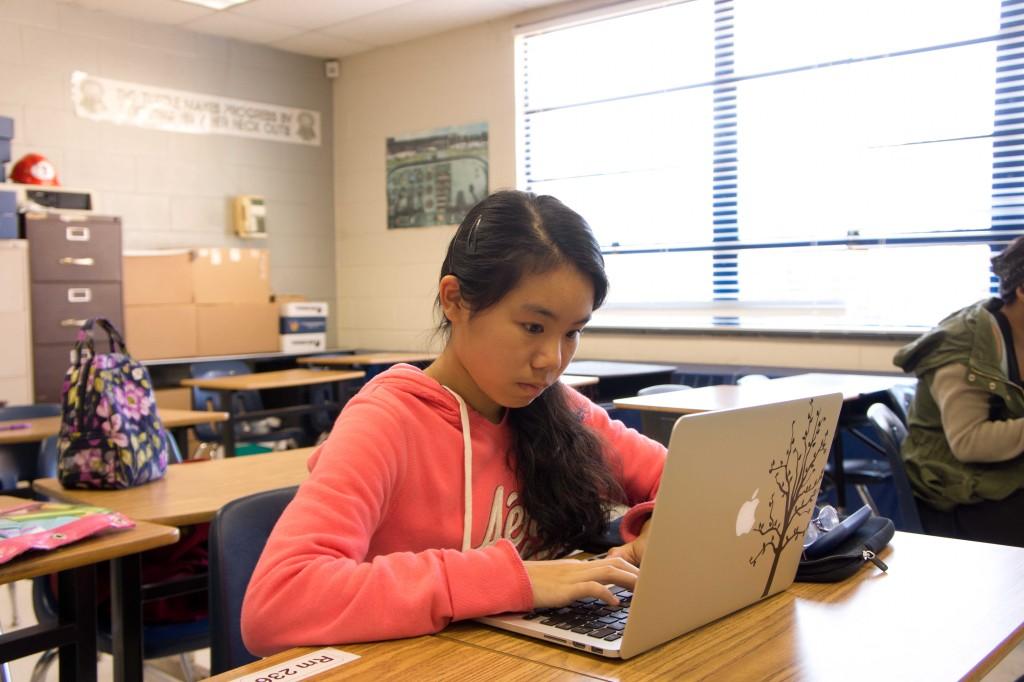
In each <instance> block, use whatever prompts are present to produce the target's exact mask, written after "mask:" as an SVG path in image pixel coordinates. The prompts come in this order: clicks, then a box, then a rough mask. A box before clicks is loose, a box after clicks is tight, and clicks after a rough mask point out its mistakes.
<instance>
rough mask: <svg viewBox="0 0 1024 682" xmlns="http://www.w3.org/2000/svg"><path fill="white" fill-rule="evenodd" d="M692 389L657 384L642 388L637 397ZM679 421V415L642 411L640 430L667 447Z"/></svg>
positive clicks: (685, 386) (684, 385)
mask: <svg viewBox="0 0 1024 682" xmlns="http://www.w3.org/2000/svg"><path fill="white" fill-rule="evenodd" d="M689 388H690V387H689V386H687V385H686V384H655V385H653V386H647V387H645V388H641V389H640V390H639V391H637V392H636V394H637V395H655V394H657V393H671V392H673V391H685V390H688V389H689ZM677 419H679V415H677V414H665V413H664V412H651V411H650V410H642V411H641V412H640V430H641V431H643V434H644V435H645V436H647V437H648V438H653V439H654V440H656V441H658V442H659V443H661V444H662V445H664V446H665V447H668V442H669V440H670V439H671V438H672V429H673V428H674V427H675V425H676V420H677Z"/></svg>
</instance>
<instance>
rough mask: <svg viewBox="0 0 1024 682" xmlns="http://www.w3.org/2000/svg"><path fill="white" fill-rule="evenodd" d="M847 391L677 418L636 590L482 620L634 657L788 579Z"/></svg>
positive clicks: (594, 650)
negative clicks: (612, 599) (613, 602)
mask: <svg viewBox="0 0 1024 682" xmlns="http://www.w3.org/2000/svg"><path fill="white" fill-rule="evenodd" d="M841 405H842V395H841V394H838V393H836V394H831V395H821V396H816V397H813V398H804V399H800V400H792V401H787V402H779V403H774V404H769V405H758V406H755V407H747V408H740V409H735V410H723V411H715V412H705V413H701V414H693V415H687V416H684V417H680V419H679V420H678V421H677V422H676V424H675V427H674V429H673V431H672V437H671V440H670V442H669V449H668V460H667V462H666V464H665V471H664V473H663V475H662V479H661V486H660V488H659V491H658V498H657V501H656V503H655V508H654V516H653V517H652V522H651V524H652V526H651V532H650V536H649V538H648V545H647V550H646V552H645V554H644V557H643V563H642V565H641V567H640V577H639V579H638V581H637V584H636V587H635V588H634V589H633V591H629V590H624V589H622V588H618V587H616V588H614V591H617V593H618V596H619V599H620V602H621V603H620V605H619V606H615V607H612V606H609V605H607V604H605V603H604V602H602V601H599V600H593V599H586V600H583V601H578V602H574V603H573V604H571V605H569V606H566V607H563V608H558V609H542V610H537V611H533V612H530V613H526V614H522V613H519V614H502V615H498V616H490V617H486V618H481V619H478V620H480V622H483V623H486V624H488V625H492V626H495V627H499V628H503V629H506V630H511V631H513V632H517V633H520V634H524V635H530V636H533V637H537V638H540V639H544V640H546V641H549V642H555V643H558V644H562V645H564V646H568V647H573V648H575V649H579V650H584V651H587V652H591V653H594V654H598V655H601V656H607V657H611V658H630V657H632V656H636V655H637V654H640V653H643V652H644V651H647V650H648V649H651V648H653V647H655V646H658V645H659V644H661V643H663V642H666V641H668V640H670V639H673V638H675V637H678V636H679V635H682V634H684V633H687V632H689V631H691V630H694V629H696V628H698V627H700V626H702V625H704V624H706V623H709V622H711V621H713V620H716V619H718V618H721V617H722V616H725V615H727V614H729V613H732V612H734V611H737V610H738V609H742V608H743V607H745V606H748V605H750V604H753V603H755V602H757V601H759V600H761V599H764V598H766V597H770V596H771V595H773V594H776V593H778V592H781V591H782V590H785V589H786V588H787V587H789V586H790V585H791V584H792V582H793V578H794V577H795V576H796V569H797V566H798V564H799V561H800V553H801V551H802V549H803V542H802V540H803V536H804V533H805V532H806V530H807V526H808V524H809V523H810V520H811V517H812V515H813V512H814V505H815V501H816V500H817V496H818V491H819V488H820V487H821V480H822V474H823V472H824V469H825V464H826V461H827V459H828V453H829V449H830V448H831V446H832V439H833V437H834V435H835V432H836V421H837V419H838V417H839V408H840V407H841Z"/></svg>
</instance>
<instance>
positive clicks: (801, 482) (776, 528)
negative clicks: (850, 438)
mask: <svg viewBox="0 0 1024 682" xmlns="http://www.w3.org/2000/svg"><path fill="white" fill-rule="evenodd" d="M827 427H828V425H827V424H826V421H825V419H824V418H823V417H822V416H821V410H820V409H818V408H816V407H815V406H814V400H813V399H811V400H810V401H809V404H808V409H807V423H806V424H805V425H804V427H803V431H804V432H803V435H802V436H800V437H797V435H796V432H797V426H796V420H795V419H794V420H793V422H792V423H791V424H790V427H789V430H790V436H789V446H788V447H787V448H786V455H785V457H784V458H783V459H781V460H775V459H773V460H772V462H771V465H770V466H769V467H768V473H769V474H771V475H772V477H773V478H774V479H775V486H776V488H777V490H773V491H772V493H771V496H770V497H769V499H768V518H767V519H766V520H761V521H759V522H758V523H757V525H756V526H755V527H754V528H753V529H752V530H753V532H754V533H758V534H759V535H760V536H761V538H762V541H761V549H759V550H758V551H757V553H756V554H755V555H754V556H752V557H750V565H751V566H757V564H758V562H759V561H760V560H761V558H762V557H765V556H767V555H768V554H771V555H772V567H771V570H770V571H768V580H767V582H765V585H764V592H762V593H761V596H762V597H764V596H767V595H768V592H770V591H771V587H772V581H773V580H774V579H775V570H776V569H777V568H778V565H779V559H780V558H781V557H782V553H783V551H784V550H785V549H786V547H788V546H789V545H790V544H791V543H793V542H800V541H801V538H803V536H804V533H806V532H807V521H808V519H809V516H810V512H811V511H813V509H814V502H815V500H816V499H817V497H818V489H819V488H820V487H821V476H822V473H823V472H822V469H821V467H823V466H824V463H825V461H826V459H827V458H826V457H822V456H821V454H822V452H823V451H824V450H826V449H827V448H828V447H829V444H830V443H831V442H832V439H831V438H830V435H829V431H828V428H827ZM817 462H821V463H822V464H821V465H820V466H818V465H817V464H816V463H817ZM756 496H757V492H756V491H755V492H754V497H756Z"/></svg>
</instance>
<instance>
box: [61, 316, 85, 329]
mask: <svg viewBox="0 0 1024 682" xmlns="http://www.w3.org/2000/svg"><path fill="white" fill-rule="evenodd" d="M85 323H86V320H73V319H71V318H68V319H66V320H61V321H60V326H62V327H81V326H82V325H83V324H85Z"/></svg>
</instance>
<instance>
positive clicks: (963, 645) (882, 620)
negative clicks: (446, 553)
mask: <svg viewBox="0 0 1024 682" xmlns="http://www.w3.org/2000/svg"><path fill="white" fill-rule="evenodd" d="M880 558H881V559H882V560H883V561H885V562H886V563H887V564H888V565H889V571H888V573H882V572H881V571H879V570H878V569H876V568H875V567H874V566H873V565H871V564H867V565H866V566H865V567H863V568H862V569H861V570H860V572H858V573H857V574H856V575H855V576H854V577H852V578H850V579H848V580H846V581H844V582H839V583H818V584H814V583H794V584H793V586H792V587H790V588H789V589H788V590H786V591H785V592H782V593H780V594H778V595H775V596H773V597H771V598H769V599H767V600H765V601H763V602H759V603H757V604H755V605H753V606H750V607H748V608H746V609H743V610H741V611H738V612H736V613H734V614H732V615H729V616H726V617H724V618H722V619H720V620H718V621H715V622H713V623H711V624H709V625H706V626H704V627H702V628H699V629H697V630H695V631H693V632H691V633H689V634H687V635H683V636H682V637H679V638H677V639H675V640H672V641H670V642H667V643H666V644H663V645H661V646H659V647H657V648H655V649H652V650H651V651H648V652H646V653H644V654H641V655H640V656H637V657H635V658H632V659H629V660H628V661H612V660H608V659H601V658H599V657H597V656H592V655H589V654H581V653H578V652H576V651H573V650H571V649H567V648H565V647H562V646H559V645H555V644H544V643H541V642H539V641H537V640H532V639H529V638H525V637H520V636H518V635H514V634H511V633H507V632H504V631H501V630H495V629H493V628H489V627H486V626H483V625H479V624H476V623H456V624H454V625H451V626H449V627H448V628H446V629H445V630H443V631H442V632H441V633H440V635H439V636H440V637H442V638H446V639H452V640H457V641H461V642H464V643H466V644H472V645H475V646H477V647H480V648H482V649H485V650H489V651H499V652H501V653H505V654H510V655H514V656H519V657H521V658H523V659H524V660H526V661H529V662H531V663H545V664H547V665H552V666H555V667H558V668H562V669H564V670H568V671H571V672H575V673H580V674H584V675H592V676H594V677H600V678H603V679H609V680H632V679H637V680H640V679H643V680H648V679H669V678H671V679H722V680H768V679H800V680H862V679H866V678H878V679H886V680H959V679H968V680H971V679H980V678H982V677H983V676H984V675H985V673H987V672H988V671H989V670H991V669H992V668H993V667H994V666H995V665H996V664H997V663H998V662H999V661H1000V660H1002V659H1003V658H1004V657H1005V656H1006V655H1007V654H1008V653H1009V652H1010V651H1012V650H1013V649H1014V647H1016V646H1017V645H1018V644H1019V643H1020V642H1021V641H1022V640H1024V549H1019V548H1016V547H1004V546H1001V545H990V544H984V543H977V542H965V541H962V540H950V539H948V538H940V537H931V536H926V535H915V534H912V533H896V536H895V537H894V538H893V540H892V543H891V544H890V546H889V548H887V549H886V550H885V551H884V552H883V553H882V554H881V555H880ZM641 575H643V574H642V573H641ZM641 580H642V578H641ZM680 580H685V571H681V572H680ZM641 589H642V588H641ZM341 648H344V647H341Z"/></svg>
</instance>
